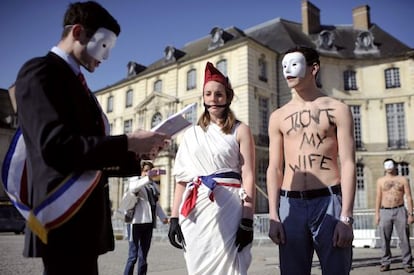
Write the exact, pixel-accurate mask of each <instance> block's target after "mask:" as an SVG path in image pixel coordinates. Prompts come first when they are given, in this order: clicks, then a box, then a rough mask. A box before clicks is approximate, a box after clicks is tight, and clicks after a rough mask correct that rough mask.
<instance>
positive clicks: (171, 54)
mask: <svg viewBox="0 0 414 275" xmlns="http://www.w3.org/2000/svg"><path fill="white" fill-rule="evenodd" d="M184 55H185V52H182V51H180V50H178V49H176V48H175V47H173V46H167V47H165V49H164V61H165V62H166V63H169V62H175V61H177V60H178V59H179V58H180V57H182V56H184Z"/></svg>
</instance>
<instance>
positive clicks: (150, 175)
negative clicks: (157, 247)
mask: <svg viewBox="0 0 414 275" xmlns="http://www.w3.org/2000/svg"><path fill="white" fill-rule="evenodd" d="M160 171H162V170H159V169H154V165H153V164H152V162H150V161H142V164H141V177H132V178H130V184H129V188H128V192H130V193H131V194H132V195H133V196H134V197H135V200H134V201H135V203H134V206H133V213H134V214H133V215H132V220H131V222H130V223H128V224H127V232H128V243H129V250H128V259H127V263H126V266H125V270H124V275H132V274H133V273H134V266H135V263H136V262H137V260H138V267H137V268H138V270H137V271H138V274H139V275H145V274H147V269H148V263H147V256H148V252H149V250H150V246H151V240H152V232H153V228H155V227H156V225H157V220H156V216H158V217H159V218H160V220H161V222H162V223H163V224H166V223H168V218H167V215H166V214H165V212H164V210H163V209H162V208H161V206H160V204H159V202H158V199H159V195H160V192H159V187H158V185H159V183H160V182H159V181H154V178H155V177H158V176H159V175H160ZM121 204H122V202H121ZM126 209H131V207H128V206H127V207H126Z"/></svg>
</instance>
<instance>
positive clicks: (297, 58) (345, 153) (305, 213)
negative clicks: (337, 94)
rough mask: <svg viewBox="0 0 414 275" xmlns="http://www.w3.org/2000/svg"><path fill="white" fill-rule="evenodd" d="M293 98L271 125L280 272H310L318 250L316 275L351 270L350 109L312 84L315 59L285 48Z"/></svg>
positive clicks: (270, 175) (273, 220) (271, 187)
mask: <svg viewBox="0 0 414 275" xmlns="http://www.w3.org/2000/svg"><path fill="white" fill-rule="evenodd" d="M282 67H283V75H284V77H285V80H286V82H287V85H288V87H289V88H291V89H292V99H291V100H290V101H289V102H288V103H287V104H285V105H284V106H282V107H280V108H279V109H277V110H275V111H274V112H273V113H272V114H271V115H270V119H269V166H268V169H267V191H268V197H269V218H270V226H269V237H270V239H271V240H272V241H273V242H274V243H276V244H277V245H279V259H280V271H281V274H288V275H290V274H310V273H311V268H312V259H313V254H314V251H316V253H317V255H318V257H319V261H320V263H321V267H322V274H336V275H340V274H349V272H350V270H351V265H352V241H353V229H352V223H353V217H352V214H353V204H354V197H355V184H356V178H355V143H354V133H353V129H354V127H353V118H352V114H351V112H350V109H349V107H348V106H347V105H346V104H344V103H342V102H340V101H339V100H336V99H333V98H330V97H328V96H326V95H325V94H324V93H323V92H322V91H321V90H320V89H319V88H318V85H317V74H318V73H319V70H320V61H319V54H318V53H317V51H315V50H314V49H312V48H308V47H294V48H292V49H289V50H288V51H287V52H286V53H285V55H284V57H283V60H282Z"/></svg>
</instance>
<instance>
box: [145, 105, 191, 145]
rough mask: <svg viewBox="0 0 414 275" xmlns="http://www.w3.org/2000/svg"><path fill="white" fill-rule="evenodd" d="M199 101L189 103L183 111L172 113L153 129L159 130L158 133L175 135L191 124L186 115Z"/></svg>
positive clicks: (154, 130)
mask: <svg viewBox="0 0 414 275" xmlns="http://www.w3.org/2000/svg"><path fill="white" fill-rule="evenodd" d="M196 105H197V103H192V104H190V105H187V106H186V107H185V108H184V109H182V110H181V111H179V112H177V113H175V114H173V115H171V116H170V117H168V118H167V119H166V120H164V121H162V122H160V123H159V124H158V125H156V126H155V127H153V128H152V129H151V131H153V132H158V133H164V134H166V135H168V136H170V137H173V136H175V135H176V134H178V133H179V132H181V131H182V130H184V129H185V128H187V127H188V126H190V125H191V124H192V123H191V122H190V121H188V120H187V119H186V118H185V117H184V115H185V114H186V113H187V112H189V111H191V109H192V108H193V107H195V106H196Z"/></svg>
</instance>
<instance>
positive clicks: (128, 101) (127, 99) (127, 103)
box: [125, 89, 133, 108]
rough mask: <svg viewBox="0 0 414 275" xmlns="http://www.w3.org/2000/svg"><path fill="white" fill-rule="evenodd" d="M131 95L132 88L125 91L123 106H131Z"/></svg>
mask: <svg viewBox="0 0 414 275" xmlns="http://www.w3.org/2000/svg"><path fill="white" fill-rule="evenodd" d="M132 95H133V93H132V89H129V90H128V91H127V92H126V96H125V107H126V108H128V107H131V106H132Z"/></svg>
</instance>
